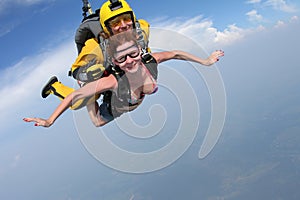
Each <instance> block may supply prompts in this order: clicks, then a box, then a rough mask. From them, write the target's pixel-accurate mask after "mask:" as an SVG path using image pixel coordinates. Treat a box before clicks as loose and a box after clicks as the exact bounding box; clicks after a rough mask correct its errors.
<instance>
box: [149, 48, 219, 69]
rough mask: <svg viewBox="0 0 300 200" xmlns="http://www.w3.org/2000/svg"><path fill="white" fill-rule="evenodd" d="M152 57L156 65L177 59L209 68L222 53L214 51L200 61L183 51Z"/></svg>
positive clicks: (159, 53)
mask: <svg viewBox="0 0 300 200" xmlns="http://www.w3.org/2000/svg"><path fill="white" fill-rule="evenodd" d="M152 56H153V57H154V58H155V59H156V61H157V62H158V63H162V62H165V61H168V60H172V59H177V60H186V61H192V62H196V63H199V64H201V65H205V66H210V65H212V64H214V63H215V62H217V61H219V58H220V57H222V56H224V52H223V51H222V50H217V51H214V52H213V53H212V54H210V56H209V57H208V58H206V59H202V58H200V57H197V56H195V55H193V54H190V53H188V52H185V51H180V50H174V51H164V52H156V53H152Z"/></svg>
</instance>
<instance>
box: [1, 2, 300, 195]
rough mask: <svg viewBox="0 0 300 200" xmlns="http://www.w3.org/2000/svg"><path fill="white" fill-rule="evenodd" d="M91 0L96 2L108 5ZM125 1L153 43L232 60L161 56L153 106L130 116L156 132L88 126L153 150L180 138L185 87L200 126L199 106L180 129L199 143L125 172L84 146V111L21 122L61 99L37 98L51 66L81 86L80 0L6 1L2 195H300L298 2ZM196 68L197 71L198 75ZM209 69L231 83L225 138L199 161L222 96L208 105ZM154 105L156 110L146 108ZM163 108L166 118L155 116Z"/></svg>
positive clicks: (161, 114)
mask: <svg viewBox="0 0 300 200" xmlns="http://www.w3.org/2000/svg"><path fill="white" fill-rule="evenodd" d="M90 3H91V5H92V8H93V9H94V10H95V8H97V7H99V6H100V4H101V3H102V2H100V1H90ZM129 3H130V4H131V6H132V8H133V9H134V11H135V14H136V16H137V18H143V19H146V20H147V21H149V22H150V24H151V28H152V29H151V33H150V35H151V36H152V37H151V36H150V45H152V47H153V50H160V49H162V50H166V49H170V48H179V49H183V50H186V51H189V52H191V53H193V54H196V55H200V56H202V57H205V56H207V55H208V54H209V53H210V52H212V51H213V50H215V49H223V50H224V51H225V57H224V58H222V59H221V60H220V61H219V62H218V63H217V64H216V65H215V66H213V67H212V69H208V68H205V67H202V66H198V65H196V66H192V65H191V64H184V63H177V61H175V62H173V61H172V62H170V63H169V64H168V63H167V64H163V66H162V68H160V79H159V81H160V84H161V87H160V89H159V92H158V94H157V95H154V96H151V97H150V98H147V99H146V101H145V102H144V104H145V106H143V107H141V108H139V110H137V112H134V113H133V116H132V117H133V118H135V119H136V120H137V123H138V124H139V125H136V127H137V132H139V133H140V132H142V133H143V134H144V135H147V134H149V137H148V138H144V139H141V140H138V141H132V136H134V134H135V133H133V132H131V131H130V129H129V134H132V135H131V137H127V136H126V135H125V136H124V135H122V134H119V132H118V130H119V127H118V126H117V125H116V124H109V125H107V126H106V127H104V128H101V129H95V128H92V127H91V128H90V129H89V130H93V131H96V132H98V135H105V136H106V137H107V138H110V139H111V140H112V141H113V142H114V143H116V144H118V145H119V146H120V147H122V148H125V149H126V148H127V150H128V151H145V152H148V151H154V152H155V150H156V149H157V148H162V147H163V146H164V145H166V144H168V141H170V140H172V138H176V137H175V136H174V134H173V133H174V131H175V132H176V130H175V129H176V128H180V124H184V123H183V121H184V120H185V119H180V113H179V112H180V110H177V109H178V108H177V107H176V106H173V105H176V103H178V101H179V104H180V103H181V105H180V106H182V107H183V106H184V105H185V104H183V103H182V102H180V99H179V100H178V99H176V97H177V98H178V97H181V96H180V95H183V96H185V93H180V92H181V91H182V88H184V87H186V88H187V89H191V90H192V91H191V94H192V95H193V96H192V97H194V98H195V99H196V101H197V102H196V104H197V105H198V106H199V107H200V110H199V112H200V119H199V121H200V123H199V124H197V123H196V124H194V123H193V118H191V117H192V114H195V113H193V112H192V110H191V112H190V113H191V116H187V118H188V119H190V121H189V123H190V125H191V127H190V129H191V130H186V129H185V130H184V132H186V133H195V135H193V134H187V135H188V136H189V137H190V138H191V139H192V141H191V143H188V142H189V141H188V140H189V139H190V138H185V139H186V140H184V139H183V142H182V143H179V144H178V145H179V146H177V147H178V149H180V148H181V147H182V148H184V147H185V146H184V145H188V146H187V147H188V148H186V149H185V150H184V151H183V152H179V154H180V153H182V154H180V156H179V157H178V158H177V159H176V160H175V161H174V162H173V161H172V162H171V161H170V162H171V163H164V164H165V165H164V168H163V169H158V170H153V171H152V172H145V173H138V174H135V173H130V172H129V173H128V171H130V170H132V169H135V168H130V169H127V170H128V171H127V172H124V171H122V169H123V168H122V167H124V166H118V167H119V168H118V169H119V170H118V169H117V170H116V169H115V168H114V167H111V166H113V165H114V163H109V164H107V163H102V162H100V161H99V157H98V156H105V155H101V154H100V155H98V154H96V153H95V152H94V149H92V148H93V146H92V147H91V146H89V145H87V144H86V143H85V142H86V140H87V139H90V138H85V134H83V131H82V130H81V127H82V125H83V126H90V124H89V122H88V118H87V116H86V113H85V112H84V110H82V111H80V112H77V111H68V112H66V113H64V114H63V115H62V116H61V118H60V119H59V120H57V121H56V123H55V124H54V125H53V126H52V127H51V128H49V129H44V128H41V127H34V126H33V124H25V123H24V122H23V121H22V118H23V117H27V116H28V117H29V116H32V117H34V116H37V117H47V116H49V115H50V113H51V112H52V110H53V109H54V108H55V107H56V106H57V105H58V103H59V101H58V100H57V99H56V98H55V97H52V96H51V97H49V98H47V99H42V98H41V97H40V91H41V88H42V86H43V84H45V83H46V82H47V80H48V79H49V78H50V77H51V76H52V75H57V76H58V77H59V80H60V81H62V82H63V83H65V84H68V85H74V81H73V80H72V79H71V78H69V77H67V72H68V70H69V68H70V66H71V64H72V62H73V61H74V60H75V58H76V54H77V53H76V47H75V43H74V33H75V30H76V29H77V27H78V25H79V24H80V21H81V20H82V15H81V7H82V4H81V1H78V2H75V1H71V0H60V1H56V0H27V1H20V0H10V1H8V0H1V1H0V11H1V12H0V44H1V45H0V49H1V64H0V72H1V85H2V87H1V89H0V94H1V96H2V98H1V104H0V105H1V106H0V111H1V115H0V120H1V125H0V128H1V131H0V188H3V189H1V191H0V197H1V199H184V198H186V199H199V198H200V199H274V198H275V197H276V198H277V197H278V198H279V199H299V196H300V193H299V191H298V189H297V188H299V187H297V186H299V185H300V182H299V180H300V179H299V167H297V166H299V164H300V158H299V153H300V149H299V147H298V146H299V145H298V144H299V142H300V138H299V134H298V133H299V130H300V127H299V124H300V123H299V119H300V116H299V113H300V112H299V111H300V107H299V103H298V102H299V98H300V97H299V94H298V92H297V88H299V81H298V79H299V78H298V77H299V75H300V71H299V68H298V67H297V66H298V63H299V61H300V60H299V56H297V52H298V46H299V39H298V35H299V33H300V28H299V27H300V26H299V25H300V22H299V20H300V19H299V17H300V13H299V12H300V2H299V1H296V0H291V1H287V0H248V1H247V0H236V1H230V2H226V4H225V3H224V1H217V0H211V1H206V0H204V1H196V2H195V1H192V0H187V1H184V2H179V1H169V0H165V1H157V0H153V1H145V2H142V3H141V1H129ZM160 30H164V31H165V32H164V33H165V34H162V33H161V32H160ZM170 66H172V67H173V68H174V69H175V71H172V69H171V68H172V67H171V68H170ZM191 66H192V67H196V68H197V69H198V68H199V69H200V73H201V77H200V78H199V75H197V74H198V72H199V71H197V70H195V69H194V70H193V69H191ZM184 67H187V68H189V69H185V70H183V69H182V68H184ZM176 72H177V73H176ZM178 72H179V74H180V76H179V78H182V79H180V80H181V82H180V83H181V84H180V87H179V89H181V90H179V91H178V90H177V87H175V86H176V84H175V86H173V85H168V84H173V83H174V80H175V78H174V77H177V76H178ZM169 73H171V74H173V75H172V77H173V78H170V76H168V75H167V74H169ZM183 73H184V75H182V74H183ZM210 73H212V74H217V76H216V79H215V82H216V84H220V85H221V86H222V87H224V88H225V92H226V95H225V96H226V106H227V107H226V118H225V123H224V127H222V128H223V129H222V134H221V135H220V138H219V141H218V143H217V144H216V145H215V147H214V148H213V149H212V151H211V152H210V154H208V156H206V158H205V159H199V158H198V152H199V148H200V146H201V144H203V140H204V136H205V133H206V130H207V129H209V127H210V125H209V122H210V119H211V118H212V117H213V116H214V115H213V114H215V113H212V109H213V108H214V105H210V102H211V100H210V98H212V97H214V96H213V94H214V93H213V91H210V90H209V89H210V88H213V86H212V85H211V84H212V82H210V76H209V74H210ZM185 74H186V75H185ZM187 76H189V77H187ZM220 77H221V78H220ZM178 80H179V79H177V82H179V81H178ZM168 81H170V82H168ZM185 81H186V82H187V84H186V85H185V84H183V82H185ZM177 82H175V83H177ZM221 89H223V88H221ZM186 91H187V92H189V90H186ZM223 92H224V91H223ZM222 94H223V93H222ZM168 95H169V96H168ZM221 97H222V98H224V96H221ZM184 100H186V99H185V98H184ZM182 101H183V100H182ZM223 103H224V102H223ZM187 104H189V105H188V106H186V107H184V108H185V109H188V110H189V109H193V108H196V107H197V106H196V104H195V103H193V98H190V99H189V103H187ZM152 105H158V106H156V107H155V106H154V107H151V106H152ZM149 107H150V108H151V109H152V110H151V112H153V113H151V112H150V117H149V115H148V113H147V111H148V110H147V109H148V108H149ZM215 107H217V108H218V105H215ZM156 108H158V110H159V111H157V110H155V109H156ZM145 112H146V113H147V114H146V116H144V113H145ZM168 112H170V113H171V114H168ZM220 112H221V111H220ZM151 114H152V115H153V116H154V117H153V116H152V119H151ZM218 114H219V113H216V115H217V116H218ZM195 116H196V117H197V116H198V115H197V113H196V115H195ZM78 117H82V118H83V119H81V118H78ZM160 117H166V119H162V120H157V118H159V119H160ZM124 118H125V117H124ZM84 120H87V122H83V121H84ZM151 120H152V122H154V123H158V124H156V125H155V126H154V128H157V127H156V126H159V125H160V123H161V121H163V122H164V124H163V128H162V129H161V130H159V131H160V132H162V133H163V134H159V131H158V133H152V132H151V131H152V130H153V127H151V128H150V131H149V127H148V129H147V123H149V121H150V122H151ZM164 120H165V121H164ZM195 121H196V122H198V121H197V120H195ZM122 122H123V123H124V121H122V120H120V121H119V123H120V124H121V125H122ZM125 123H126V120H125ZM88 124H89V125H88ZM123 126H124V124H123ZM84 128H87V127H84ZM192 128H195V129H197V131H196V132H193V129H192ZM125 129H126V128H125V127H123V131H124V130H125ZM131 130H132V129H131ZM91 132H92V131H91ZM99 132H100V134H99ZM127 132H128V131H127ZM97 137H98V136H97ZM102 139H103V138H102ZM185 142H187V143H185ZM181 145H182V146H181ZM96 147H97V145H96ZM96 147H95V150H99V149H98V148H100V150H101V147H97V148H96ZM104 149H105V148H104ZM162 149H163V148H162ZM102 150H103V149H102ZM106 150H107V149H106ZM109 153H111V155H113V154H112V152H109V151H108V153H107V154H109ZM164 153H168V152H167V151H166V152H164ZM173 153H174V155H175V154H176V151H175V149H174V152H173ZM169 156H170V157H171V156H173V154H172V155H171V154H169ZM111 157H113V156H111ZM112 160H113V159H112ZM148 161H149V160H148ZM132 162H133V161H132ZM128 163H130V161H128V160H125V161H124V164H125V165H126V164H128ZM151 163H152V162H151V160H150V161H149V164H151ZM162 163H163V162H162ZM147 164H148V163H147ZM128 166H130V165H128ZM120 167H121V168H122V169H121V170H120ZM125 167H127V166H125ZM137 167H138V166H137ZM150 171H151V170H150ZM263 188H264V189H263Z"/></svg>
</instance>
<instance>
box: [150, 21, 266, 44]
mask: <svg viewBox="0 0 300 200" xmlns="http://www.w3.org/2000/svg"><path fill="white" fill-rule="evenodd" d="M152 27H159V28H164V29H168V30H173V31H177V32H179V33H182V34H184V35H186V36H188V37H190V38H192V39H194V40H195V41H196V42H198V43H199V44H201V45H202V46H203V47H205V48H206V49H214V48H218V47H220V46H226V45H231V44H233V43H235V42H237V41H239V40H241V39H243V38H244V37H245V36H246V35H248V34H251V33H253V32H256V31H261V30H262V27H261V26H259V27H255V28H249V29H243V28H240V27H238V26H237V25H236V24H231V25H228V26H227V27H226V28H225V29H224V30H218V29H217V28H216V27H215V26H214V24H213V21H212V20H210V19H205V18H203V17H202V16H196V17H194V18H191V19H188V20H186V19H181V18H177V19H164V20H163V22H160V21H158V20H157V21H155V23H153V24H152Z"/></svg>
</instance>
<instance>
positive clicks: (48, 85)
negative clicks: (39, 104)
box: [42, 76, 58, 98]
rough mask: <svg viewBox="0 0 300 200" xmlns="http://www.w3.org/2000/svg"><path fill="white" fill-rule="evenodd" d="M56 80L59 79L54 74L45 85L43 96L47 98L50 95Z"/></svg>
mask: <svg viewBox="0 0 300 200" xmlns="http://www.w3.org/2000/svg"><path fill="white" fill-rule="evenodd" d="M55 82H58V79H57V77H56V76H53V77H51V78H50V80H49V81H48V83H47V84H46V85H45V86H44V87H43V90H42V97H43V98H46V97H47V96H49V94H50V92H51V85H52V84H53V83H55Z"/></svg>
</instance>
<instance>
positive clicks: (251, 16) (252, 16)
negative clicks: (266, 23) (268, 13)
mask: <svg viewBox="0 0 300 200" xmlns="http://www.w3.org/2000/svg"><path fill="white" fill-rule="evenodd" d="M246 15H247V16H248V20H249V21H251V22H261V21H263V16H262V15H260V14H258V12H257V10H251V11H249V12H247V13H246Z"/></svg>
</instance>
